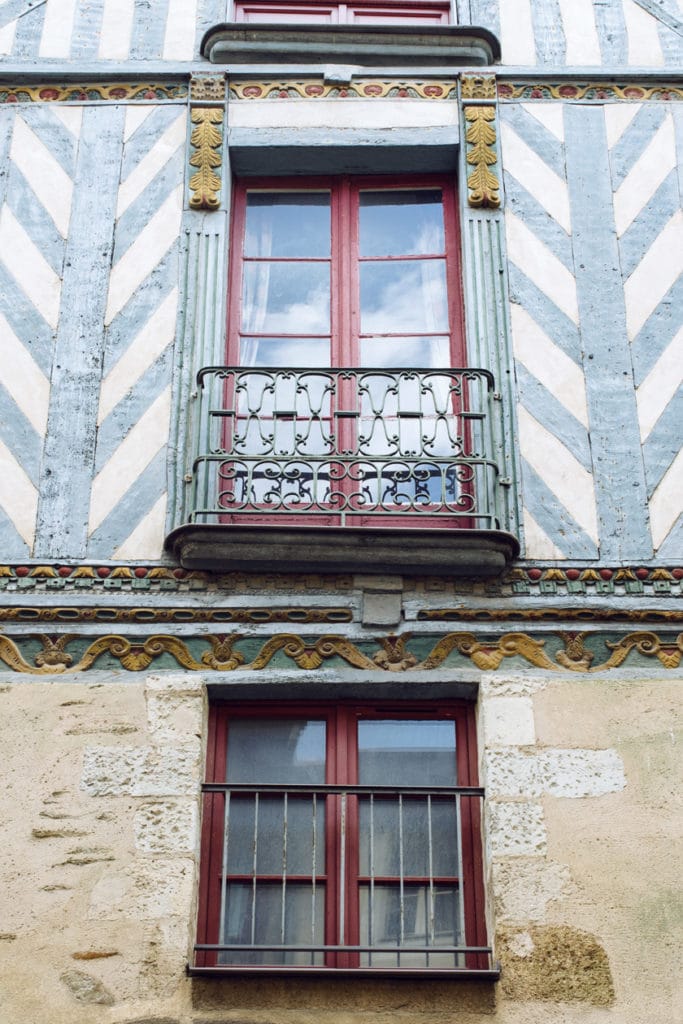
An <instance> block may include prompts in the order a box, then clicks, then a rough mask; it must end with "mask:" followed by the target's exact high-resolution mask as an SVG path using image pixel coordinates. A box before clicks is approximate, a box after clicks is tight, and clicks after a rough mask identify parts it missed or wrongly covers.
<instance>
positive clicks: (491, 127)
mask: <svg viewBox="0 0 683 1024" xmlns="http://www.w3.org/2000/svg"><path fill="white" fill-rule="evenodd" d="M460 95H461V98H462V100H463V103H464V106H463V116H464V118H465V124H466V127H465V160H466V161H467V163H468V165H469V166H470V167H471V168H472V171H471V172H470V173H468V175H467V201H468V203H469V205H470V206H472V207H475V208H489V209H494V210H495V209H498V207H499V206H500V182H499V180H498V175H497V174H496V173H495V172H494V171H493V170H492V168H493V167H494V166H495V165H496V164H497V163H498V156H497V153H496V142H497V125H496V116H497V115H496V105H495V99H496V80H495V78H494V77H493V76H492V75H471V76H465V77H464V78H463V79H462V82H461V87H460ZM468 100H469V101H471V102H470V103H467V102H466V101H468ZM488 100H491V101H492V102H486V101H488Z"/></svg>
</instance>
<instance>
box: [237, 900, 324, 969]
mask: <svg viewBox="0 0 683 1024" xmlns="http://www.w3.org/2000/svg"><path fill="white" fill-rule="evenodd" d="M324 918H325V886H324V885H319V884H316V885H313V884H312V883H308V882H307V883H300V882H296V883H288V884H287V885H286V886H285V888H284V889H283V887H282V884H281V883H280V882H276V883H264V882H261V883H258V884H257V885H255V886H253V885H252V883H251V882H230V883H228V886H227V892H226V907H225V919H224V921H223V922H222V929H221V930H222V933H223V938H222V942H224V943H226V944H233V943H234V944H236V945H237V944H239V945H245V946H248V945H255V946H259V945H292V946H296V945H309V946H310V945H322V943H323V942H324ZM322 962H323V954H321V953H317V954H314V953H310V952H304V953H296V952H294V953H291V952H286V951H277V950H271V951H267V950H262V951H261V950H255V951H252V952H249V951H245V952H237V951H236V952H225V953H221V954H220V957H219V963H223V964H321V963H322Z"/></svg>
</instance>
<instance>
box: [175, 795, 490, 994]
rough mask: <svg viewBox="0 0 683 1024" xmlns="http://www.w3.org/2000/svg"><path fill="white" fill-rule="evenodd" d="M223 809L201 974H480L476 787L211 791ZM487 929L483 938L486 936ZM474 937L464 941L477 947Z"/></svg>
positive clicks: (484, 955) (483, 968)
mask: <svg viewBox="0 0 683 1024" xmlns="http://www.w3.org/2000/svg"><path fill="white" fill-rule="evenodd" d="M203 790H204V792H205V793H207V794H212V795H213V799H214V800H217V801H219V802H220V803H219V805H218V808H217V809H216V808H214V818H213V820H214V821H216V820H218V821H222V828H221V831H222V835H218V834H216V836H215V840H214V842H215V844H216V845H215V848H214V849H213V851H212V863H213V864H216V865H217V868H218V870H217V873H216V874H215V875H214V873H213V872H212V877H211V881H210V893H209V900H210V902H211V903H212V904H213V910H212V912H210V913H209V918H210V919H212V920H213V922H214V924H213V926H210V927H209V934H208V935H207V938H209V939H210V941H204V942H198V943H197V944H196V946H195V964H194V965H193V967H192V968H191V970H193V971H197V972H202V971H221V970H227V969H230V970H235V969H239V970H250V971H253V970H256V971H258V970H272V969H274V968H278V969H287V970H291V969H297V968H299V969H301V968H305V969H306V970H307V971H310V970H313V971H316V970H317V971H325V970H335V971H338V970H340V969H342V970H343V969H347V970H353V971H354V972H357V971H361V972H362V971H366V972H376V971H391V972H400V973H406V972H419V973H422V972H424V971H426V970H428V971H430V972H432V971H439V972H447V973H449V974H450V973H453V972H463V971H467V972H469V971H473V972H477V973H478V974H487V975H490V976H494V975H495V973H496V968H495V967H494V966H493V965H492V962H491V948H490V947H489V946H487V945H482V944H477V943H476V942H475V941H473V940H472V937H473V936H475V935H481V934H482V933H481V932H480V931H478V929H477V926H476V924H475V921H474V920H472V919H471V918H472V917H473V916H474V915H475V913H476V912H482V911H483V908H482V907H481V906H477V903H478V898H477V895H476V892H475V881H474V877H475V874H476V869H475V865H474V862H473V858H474V854H473V846H474V844H477V843H479V842H480V828H479V823H480V815H481V803H482V800H483V796H484V790H483V789H480V788H477V787H455V786H453V787H451V786H432V787H420V786H412V787H407V786H403V787H395V786H393V787H392V786H368V785H355V786H350V785H262V784H259V785H257V786H255V785H251V784H220V783H209V784H205V785H204V787H203ZM480 927H481V926H480ZM467 936H470V940H469V942H468V941H467V938H466V937H467Z"/></svg>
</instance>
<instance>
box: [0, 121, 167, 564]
mask: <svg viewBox="0 0 683 1024" xmlns="http://www.w3.org/2000/svg"><path fill="white" fill-rule="evenodd" d="M186 129H187V110H186V108H185V106H184V104H183V105H174V104H167V105H164V106H158V107H157V106H154V105H145V106H143V107H140V106H137V107H136V106H134V105H131V106H128V107H127V108H126V107H123V106H117V105H115V104H107V105H97V104H96V105H92V106H85V107H83V106H73V107H70V106H59V105H56V104H55V105H48V104H36V105H30V106H28V105H27V106H22V107H21V108H20V107H18V106H16V105H7V106H5V107H3V108H0V138H1V139H2V142H1V143H0V183H1V184H0V188H1V189H2V191H0V536H1V537H2V546H3V551H4V552H5V557H6V558H15V559H23V558H27V557H31V556H33V557H37V558H45V559H55V558H56V559H64V558H72V559H73V558H83V557H87V556H93V557H98V558H111V557H121V558H125V559H135V558H150V559H153V558H156V557H159V555H160V553H161V543H162V540H163V536H164V526H165V514H166V487H167V483H166V477H167V469H166V447H167V442H168V435H169V415H170V389H171V378H172V346H173V341H174V338H175V329H176V319H177V312H178V242H179V233H180V220H181V212H182V191H183V168H184V154H185V143H186Z"/></svg>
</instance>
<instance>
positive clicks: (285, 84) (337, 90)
mask: <svg viewBox="0 0 683 1024" xmlns="http://www.w3.org/2000/svg"><path fill="white" fill-rule="evenodd" d="M457 96H458V91H457V84H456V82H455V80H454V79H451V80H443V81H436V80H434V79H429V80H427V81H413V80H404V79H390V80H384V79H375V78H356V79H353V80H352V81H350V82H345V83H344V84H340V83H339V82H326V81H325V80H324V79H323V78H308V79H303V80H294V81H290V80H286V81H282V80H277V81H275V80H273V81H262V82H254V81H253V80H247V81H245V82H240V81H231V82H230V98H231V99H235V100H291V99H303V100H317V99H418V100H455V99H457Z"/></svg>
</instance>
